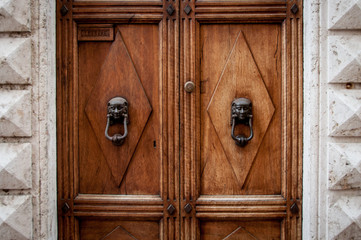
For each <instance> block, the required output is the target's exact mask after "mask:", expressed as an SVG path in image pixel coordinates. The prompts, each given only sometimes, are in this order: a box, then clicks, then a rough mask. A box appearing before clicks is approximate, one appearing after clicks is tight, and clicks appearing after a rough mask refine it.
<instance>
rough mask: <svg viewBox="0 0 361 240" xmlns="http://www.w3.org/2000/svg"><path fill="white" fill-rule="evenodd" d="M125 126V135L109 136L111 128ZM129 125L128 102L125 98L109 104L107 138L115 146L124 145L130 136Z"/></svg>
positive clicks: (116, 99) (112, 100) (111, 100)
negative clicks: (119, 124) (116, 125)
mask: <svg viewBox="0 0 361 240" xmlns="http://www.w3.org/2000/svg"><path fill="white" fill-rule="evenodd" d="M122 122H123V124H124V134H123V135H121V134H118V133H116V134H114V135H113V136H112V137H111V136H109V135H108V130H109V126H112V125H114V124H117V123H122ZM127 124H129V118H128V101H127V100H126V99H125V98H123V97H115V98H112V99H110V101H109V102H108V113H107V126H106V127H105V137H106V138H107V139H109V140H110V141H112V142H113V144H114V145H117V146H120V145H122V144H123V143H124V139H125V138H126V136H127V135H128V129H127Z"/></svg>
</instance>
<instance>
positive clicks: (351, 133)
mask: <svg viewBox="0 0 361 240" xmlns="http://www.w3.org/2000/svg"><path fill="white" fill-rule="evenodd" d="M304 5H305V24H304V32H305V35H304V40H305V59H304V71H305V78H304V87H305V88H304V91H305V105H304V106H305V126H304V127H305V137H304V143H305V144H304V145H305V146H304V150H305V151H304V221H303V230H304V239H361V191H360V190H361V84H360V83H361V1H360V0H329V1H326V0H309V1H307V0H306V1H305V3H304Z"/></svg>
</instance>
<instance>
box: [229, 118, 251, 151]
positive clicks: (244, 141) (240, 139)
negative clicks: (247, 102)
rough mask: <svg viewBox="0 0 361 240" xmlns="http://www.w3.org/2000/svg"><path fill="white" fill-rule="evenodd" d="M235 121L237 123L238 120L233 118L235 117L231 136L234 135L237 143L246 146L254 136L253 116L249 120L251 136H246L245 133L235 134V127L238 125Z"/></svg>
mask: <svg viewBox="0 0 361 240" xmlns="http://www.w3.org/2000/svg"><path fill="white" fill-rule="evenodd" d="M235 123H236V120H235V119H234V118H233V119H232V131H231V136H232V138H233V140H234V141H235V142H236V144H237V145H238V146H240V147H244V146H246V145H247V143H248V142H249V141H250V140H251V139H252V138H253V128H252V118H249V120H248V125H249V128H250V136H249V137H246V136H245V135H243V134H240V135H237V136H234V127H235V125H236V124H235Z"/></svg>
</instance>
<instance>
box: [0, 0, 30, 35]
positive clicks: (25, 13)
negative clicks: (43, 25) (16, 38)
mask: <svg viewBox="0 0 361 240" xmlns="http://www.w3.org/2000/svg"><path fill="white" fill-rule="evenodd" d="M30 17H31V11H30V0H1V1H0V32H22V31H30Z"/></svg>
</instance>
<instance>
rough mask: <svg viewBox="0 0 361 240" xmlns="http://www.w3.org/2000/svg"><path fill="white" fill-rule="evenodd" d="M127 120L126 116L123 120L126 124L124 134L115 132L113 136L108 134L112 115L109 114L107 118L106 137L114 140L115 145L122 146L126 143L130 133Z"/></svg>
mask: <svg viewBox="0 0 361 240" xmlns="http://www.w3.org/2000/svg"><path fill="white" fill-rule="evenodd" d="M127 121H128V119H127V118H126V117H125V118H124V120H123V124H124V134H123V135H121V134H118V133H116V134H114V135H113V136H112V137H111V136H109V134H108V130H109V125H110V117H109V116H108V118H107V126H106V127H105V137H106V138H107V139H108V140H110V141H112V142H113V144H114V145H117V146H120V145H122V144H123V143H124V139H125V138H126V137H127V135H128V128H127Z"/></svg>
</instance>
